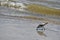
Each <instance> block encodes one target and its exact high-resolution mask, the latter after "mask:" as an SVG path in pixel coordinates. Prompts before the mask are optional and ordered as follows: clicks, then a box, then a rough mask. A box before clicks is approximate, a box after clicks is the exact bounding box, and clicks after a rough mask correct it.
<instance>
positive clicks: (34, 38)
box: [0, 0, 60, 40]
mask: <svg viewBox="0 0 60 40" xmlns="http://www.w3.org/2000/svg"><path fill="white" fill-rule="evenodd" d="M0 1H6V0H0ZM15 1H17V2H21V3H35V4H42V5H45V6H49V7H53V8H58V9H59V8H60V0H15ZM51 2H52V3H51ZM22 13H23V14H22ZM29 13H30V12H21V11H18V10H14V9H11V8H6V7H2V6H0V40H60V25H57V24H54V23H50V22H49V23H48V25H46V26H45V28H48V29H51V30H52V31H51V30H45V31H44V34H45V35H46V37H45V36H44V35H43V36H41V35H39V33H37V31H36V27H37V26H38V25H39V24H42V23H44V22H43V21H40V20H32V19H25V18H20V17H18V16H36V17H41V18H49V19H50V20H55V21H59V22H60V18H56V17H49V16H44V15H39V14H32V13H31V14H29ZM5 15H8V16H5ZM9 15H10V16H9ZM15 16H17V17H15Z"/></svg>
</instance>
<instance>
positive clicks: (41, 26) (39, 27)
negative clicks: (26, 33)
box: [36, 22, 48, 32]
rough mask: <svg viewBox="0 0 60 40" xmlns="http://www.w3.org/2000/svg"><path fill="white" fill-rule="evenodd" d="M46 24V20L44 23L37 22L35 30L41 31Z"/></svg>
mask: <svg viewBox="0 0 60 40" xmlns="http://www.w3.org/2000/svg"><path fill="white" fill-rule="evenodd" d="M46 24H48V22H47V23H44V24H39V25H38V26H37V28H36V30H37V31H40V32H43V31H44V30H45V28H44V26H45V25H46Z"/></svg>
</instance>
